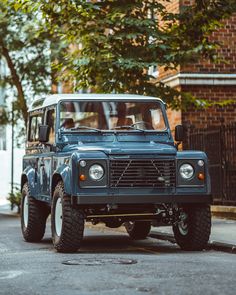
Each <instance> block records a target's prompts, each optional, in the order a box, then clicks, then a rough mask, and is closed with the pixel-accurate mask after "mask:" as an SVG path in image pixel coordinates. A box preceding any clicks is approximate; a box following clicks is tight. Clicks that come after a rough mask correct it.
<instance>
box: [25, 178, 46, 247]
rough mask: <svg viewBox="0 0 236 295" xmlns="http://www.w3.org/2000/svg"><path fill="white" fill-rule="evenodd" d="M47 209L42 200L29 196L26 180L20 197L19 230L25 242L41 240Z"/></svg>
mask: <svg viewBox="0 0 236 295" xmlns="http://www.w3.org/2000/svg"><path fill="white" fill-rule="evenodd" d="M48 215H49V209H48V208H47V207H46V205H45V204H44V203H43V202H40V201H38V200H36V199H35V198H33V197H31V196H30V192H29V186H28V183H27V182H26V183H25V184H24V186H23V189H22V197H21V230H22V234H23V237H24V239H25V240H26V241H27V242H39V241H41V240H42V238H43V236H44V233H45V227H46V220H47V217H48Z"/></svg>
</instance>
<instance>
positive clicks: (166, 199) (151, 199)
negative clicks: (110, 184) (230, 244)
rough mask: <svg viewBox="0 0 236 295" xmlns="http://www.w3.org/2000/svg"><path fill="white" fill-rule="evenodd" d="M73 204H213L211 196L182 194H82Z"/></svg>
mask: <svg viewBox="0 0 236 295" xmlns="http://www.w3.org/2000/svg"><path fill="white" fill-rule="evenodd" d="M72 202H73V204H77V205H93V204H94V205H96V204H104V205H106V204H112V205H114V204H117V205H118V204H163V203H172V204H173V203H185V204H188V203H208V204H210V203H212V196H211V195H210V194H182V195H144V194H142V195H141V194H135V195H131V194H119V195H118V194H113V195H107V196H104V194H103V195H102V194H96V195H89V194H80V195H78V196H73V197H72Z"/></svg>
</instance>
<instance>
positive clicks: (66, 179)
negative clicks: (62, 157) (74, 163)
mask: <svg viewBox="0 0 236 295" xmlns="http://www.w3.org/2000/svg"><path fill="white" fill-rule="evenodd" d="M59 180H62V181H63V183H64V190H65V193H66V194H68V195H71V194H72V186H71V169H70V167H69V165H67V164H63V165H61V166H60V167H58V168H57V169H56V170H55V171H54V173H53V176H52V183H51V196H52V195H53V191H54V189H55V187H56V184H57V182H58V181H59Z"/></svg>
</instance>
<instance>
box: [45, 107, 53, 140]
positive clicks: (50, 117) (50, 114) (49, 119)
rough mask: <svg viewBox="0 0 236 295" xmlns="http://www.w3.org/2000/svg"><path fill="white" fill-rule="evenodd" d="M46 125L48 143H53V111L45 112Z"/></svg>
mask: <svg viewBox="0 0 236 295" xmlns="http://www.w3.org/2000/svg"><path fill="white" fill-rule="evenodd" d="M47 125H48V126H49V143H54V141H55V109H51V110H49V111H48V112H47Z"/></svg>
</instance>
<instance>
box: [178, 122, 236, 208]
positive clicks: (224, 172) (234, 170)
mask: <svg viewBox="0 0 236 295" xmlns="http://www.w3.org/2000/svg"><path fill="white" fill-rule="evenodd" d="M184 149H194V150H202V151H205V152H206V154H207V156H208V158H209V169H210V175H211V184H212V195H213V200H214V204H220V205H236V123H234V124H232V125H227V126H223V125H222V126H220V127H214V128H206V129H196V128H193V127H188V128H187V134H186V142H185V143H184Z"/></svg>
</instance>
